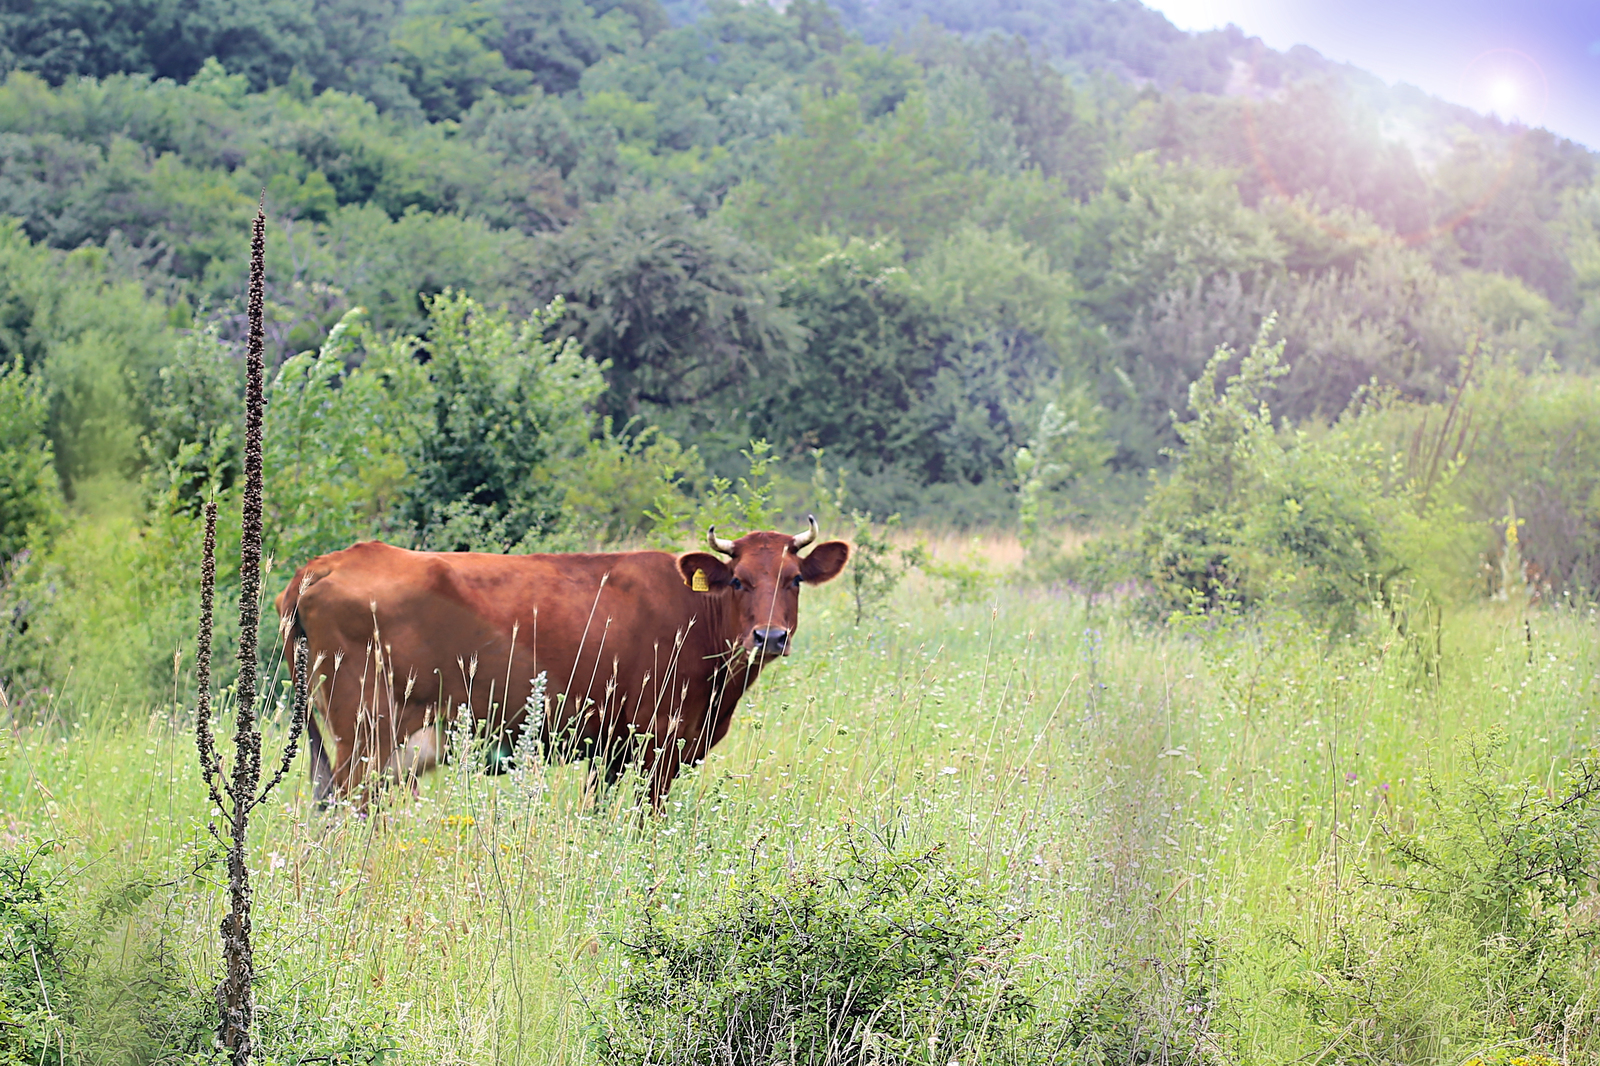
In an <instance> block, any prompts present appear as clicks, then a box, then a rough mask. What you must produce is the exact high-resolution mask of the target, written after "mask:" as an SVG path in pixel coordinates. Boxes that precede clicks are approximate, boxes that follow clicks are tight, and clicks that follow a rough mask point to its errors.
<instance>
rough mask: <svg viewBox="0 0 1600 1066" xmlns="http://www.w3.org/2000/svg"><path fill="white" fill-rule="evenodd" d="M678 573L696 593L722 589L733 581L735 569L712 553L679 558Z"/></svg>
mask: <svg viewBox="0 0 1600 1066" xmlns="http://www.w3.org/2000/svg"><path fill="white" fill-rule="evenodd" d="M678 573H680V574H682V575H683V583H684V584H685V585H688V586H689V587H690V588H692V589H694V590H695V591H696V592H710V591H712V590H713V589H720V588H723V587H724V586H726V585H727V583H728V582H729V581H731V580H733V567H731V566H729V565H728V564H727V563H725V562H723V561H722V560H721V559H718V558H717V557H716V556H715V555H712V554H711V553H710V552H690V553H689V554H688V555H680V556H678Z"/></svg>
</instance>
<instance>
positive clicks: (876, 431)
mask: <svg viewBox="0 0 1600 1066" xmlns="http://www.w3.org/2000/svg"><path fill="white" fill-rule="evenodd" d="M1069 293H1070V286H1069V284H1068V283H1067V281H1066V280H1065V279H1064V278H1062V277H1061V276H1060V275H1058V274H1055V273H1053V272H1052V271H1051V270H1050V269H1049V266H1048V264H1047V263H1046V262H1045V261H1044V258H1043V256H1041V255H1039V254H1038V253H1037V252H1036V251H1035V250H1034V249H1032V248H1030V247H1029V246H1028V245H1027V244H1025V243H1023V242H1022V241H1019V240H1017V239H1016V238H1014V237H1012V236H1011V235H1009V234H1007V233H1005V232H987V231H983V230H979V229H977V228H975V227H963V228H962V229H961V230H959V231H957V232H956V233H955V234H952V235H951V236H950V237H949V238H948V239H947V240H946V241H943V242H941V243H940V245H939V246H938V247H937V248H936V249H934V250H933V251H931V252H930V253H929V254H928V255H927V256H925V257H924V258H923V259H922V260H920V261H919V262H918V263H917V264H915V265H914V266H913V267H910V268H908V267H907V266H905V265H904V260H903V256H902V251H901V249H900V247H899V246H898V245H897V244H895V243H894V242H870V243H869V242H866V241H862V240H859V239H851V240H850V241H847V242H836V241H818V242H816V244H815V246H814V248H813V249H812V251H811V253H810V254H809V255H808V256H807V257H806V259H805V260H803V261H802V262H801V263H799V264H797V265H796V266H794V267H791V268H790V269H789V270H788V271H787V272H786V274H785V278H784V287H783V300H784V303H785V304H786V305H787V306H788V307H790V308H791V309H793V311H794V313H795V315H796V317H797V318H798V319H799V321H800V323H801V325H802V326H803V327H805V328H806V329H807V330H808V332H809V341H808V343H807V344H806V346H805V348H804V350H803V352H802V353H801V354H800V355H799V356H798V357H797V358H796V360H795V365H794V370H793V372H792V374H791V375H789V376H788V378H787V379H786V380H785V379H779V380H777V381H775V382H770V383H769V384H768V386H767V388H766V389H765V390H763V391H764V392H765V395H764V396H763V397H762V398H761V401H760V403H759V405H758V406H757V407H756V408H755V410H754V412H753V420H754V421H755V422H756V424H757V425H758V426H760V427H761V428H762V429H763V430H764V431H766V432H768V433H770V434H771V435H772V437H773V439H775V440H778V441H782V442H784V443H785V444H787V445H789V447H791V448H793V449H795V450H799V449H801V448H814V447H819V446H820V447H822V448H824V449H826V451H827V452H828V454H829V455H830V456H837V457H838V458H839V459H841V460H842V461H844V462H846V463H847V464H848V465H849V466H850V467H852V468H853V470H854V472H853V474H852V481H851V485H852V493H853V494H854V495H855V496H856V498H858V499H859V500H861V501H862V502H863V503H864V504H866V505H868V506H870V507H872V508H874V509H878V510H881V511H882V510H893V509H895V508H896V507H897V506H899V505H900V504H906V505H908V506H916V505H917V504H918V503H920V502H921V501H919V500H918V499H916V498H915V496H914V494H913V493H911V492H907V490H906V487H907V486H914V485H931V484H947V485H956V486H972V485H982V484H989V485H993V486H995V487H999V486H1000V484H1001V483H1002V482H1003V480H1004V478H1005V473H1004V472H1005V470H1006V468H1007V466H1009V460H1010V458H1011V456H1012V454H1014V451H1015V449H1016V447H1017V445H1019V444H1021V443H1022V442H1023V441H1024V440H1025V439H1026V435H1027V432H1028V430H1027V429H1026V428H1024V427H1025V425H1026V420H1027V419H1028V410H1027V409H1028V407H1029V406H1030V405H1031V404H1032V403H1033V402H1034V401H1035V400H1036V399H1037V398H1038V397H1039V396H1040V394H1041V392H1043V391H1044V390H1045V389H1046V388H1047V387H1048V386H1049V385H1050V384H1051V383H1052V382H1053V381H1054V380H1056V378H1057V375H1058V374H1059V373H1060V368H1061V365H1062V363H1063V362H1064V360H1065V350H1066V349H1067V348H1068V347H1069V346H1070V338H1071V336H1072V326H1073V323H1072V320H1071V318H1070V317H1069V312H1068V310H1067V307H1066V297H1067V295H1068V294H1069ZM908 496H910V497H912V498H910V499H907V498H906V497H908ZM919 509H920V508H919Z"/></svg>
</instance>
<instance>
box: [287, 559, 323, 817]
mask: <svg viewBox="0 0 1600 1066" xmlns="http://www.w3.org/2000/svg"><path fill="white" fill-rule="evenodd" d="M309 584H310V581H308V580H307V577H306V574H305V571H304V570H300V571H297V572H296V573H295V575H294V579H293V580H292V581H291V582H290V583H289V587H288V588H286V589H284V590H283V596H282V597H281V599H280V600H279V603H278V610H279V614H280V616H281V617H282V618H283V620H284V633H283V638H284V639H283V644H284V650H285V651H286V652H287V653H288V658H289V677H290V679H291V684H292V685H293V686H294V689H295V692H294V695H295V699H296V700H301V699H303V700H305V708H306V757H307V759H308V760H309V761H310V763H311V798H312V799H314V800H316V802H317V803H318V804H319V805H320V804H326V803H327V801H328V797H329V796H330V795H332V794H333V764H332V763H331V762H329V761H328V749H327V747H326V746H325V745H324V744H323V743H322V729H321V727H320V726H318V725H317V708H316V704H315V702H314V701H313V700H312V698H311V693H310V692H301V691H300V686H301V684H302V682H301V679H300V676H299V672H298V671H296V670H295V667H294V662H295V645H296V644H298V643H299V642H300V641H302V640H304V639H306V627H305V624H304V623H303V622H302V621H301V619H300V593H301V592H302V591H304V590H305V588H306V586H307V585H309ZM306 668H307V670H310V669H311V664H310V663H309V662H308V663H307V664H306ZM304 683H305V684H308V685H309V684H310V683H311V679H310V678H309V677H307V678H306V679H305V681H304Z"/></svg>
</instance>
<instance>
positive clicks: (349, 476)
mask: <svg viewBox="0 0 1600 1066" xmlns="http://www.w3.org/2000/svg"><path fill="white" fill-rule="evenodd" d="M448 313H449V312H446V314H448ZM464 313H466V312H460V311H458V312H457V314H458V315H459V314H464ZM416 344H417V342H416V341H415V339H413V338H410V337H399V338H393V339H388V340H385V339H382V338H379V337H375V336H373V331H372V328H371V326H370V325H369V324H368V322H367V321H366V320H365V315H364V314H363V313H362V312H361V311H360V309H357V310H354V311H351V312H349V313H348V314H346V315H345V316H344V317H343V318H342V319H341V320H340V322H339V324H338V325H337V326H335V327H334V328H333V330H332V331H330V332H329V334H328V339H327V340H326V341H325V342H324V343H323V345H322V347H321V348H320V349H319V350H318V351H316V352H302V353H300V354H299V355H296V356H293V357H291V358H290V359H289V360H287V361H286V362H285V363H284V364H283V366H281V367H280V368H279V369H278V374H277V377H276V378H275V379H274V380H273V382H272V387H271V389H270V390H269V392H268V396H267V401H268V402H267V423H266V452H265V455H264V462H265V469H266V471H267V477H269V478H271V479H273V480H272V484H273V485H274V486H276V488H275V489H274V491H273V493H272V494H271V495H270V496H269V497H268V498H267V504H266V506H267V512H266V527H267V547H268V550H270V551H271V552H272V553H273V554H274V555H275V556H276V557H277V558H280V559H284V560H288V561H291V562H294V563H298V562H300V561H303V560H305V559H309V558H312V557H313V556H315V555H318V554H320V553H322V552H327V551H334V550H336V549H338V548H343V547H347V546H348V545H350V544H351V543H353V542H355V541H357V540H364V539H369V538H372V537H382V538H384V539H389V540H401V541H404V540H406V539H408V535H409V532H410V531H409V530H407V529H406V528H405V527H404V525H403V524H402V521H401V519H400V518H399V517H398V515H397V514H396V511H397V510H398V504H399V502H400V500H401V498H402V496H403V494H404V492H405V490H406V487H407V485H408V484H409V483H410V481H411V477H412V468H413V466H414V465H415V464H416V463H417V456H418V452H419V449H420V448H421V444H422V437H423V433H424V431H425V429H426V422H427V417H428V406H429V403H430V401H431V400H432V399H433V395H432V393H431V386H430V383H429V381H428V374H427V370H426V369H425V368H424V367H422V366H421V365H420V364H418V362H417V361H416V359H415V358H414V355H413V353H414V352H415V351H416ZM358 360H359V365H357V366H355V367H354V368H349V369H347V368H348V367H349V365H350V363H352V362H356V361H358ZM440 502H448V501H440Z"/></svg>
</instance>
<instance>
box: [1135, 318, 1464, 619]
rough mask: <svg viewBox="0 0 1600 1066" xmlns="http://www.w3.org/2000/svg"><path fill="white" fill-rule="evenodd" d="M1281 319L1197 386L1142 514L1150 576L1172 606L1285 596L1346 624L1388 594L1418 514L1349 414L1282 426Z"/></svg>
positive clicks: (1223, 351)
mask: <svg viewBox="0 0 1600 1066" xmlns="http://www.w3.org/2000/svg"><path fill="white" fill-rule="evenodd" d="M1272 330H1273V320H1272V319H1271V318H1270V317H1269V318H1268V319H1267V321H1266V322H1264V323H1263V324H1262V327H1261V331H1260V334H1259V336H1258V337H1257V340H1256V343H1255V344H1254V345H1252V346H1251V348H1250V351H1249V352H1248V353H1246V354H1245V355H1244V356H1243V357H1242V359H1240V362H1239V367H1238V370H1237V371H1236V372H1235V373H1234V374H1232V375H1231V376H1229V377H1228V378H1226V380H1225V382H1224V383H1223V388H1222V391H1221V393H1220V394H1219V393H1218V391H1217V387H1218V383H1219V378H1220V377H1221V375H1222V372H1223V370H1224V369H1225V368H1226V366H1227V365H1228V364H1229V363H1230V362H1231V361H1232V360H1233V359H1235V358H1237V356H1236V354H1235V353H1234V352H1232V351H1231V350H1229V349H1227V348H1219V349H1218V350H1217V352H1216V354H1215V355H1214V356H1213V357H1212V359H1211V361H1210V362H1209V363H1208V364H1207V366H1206V370H1205V373H1203V374H1202V375H1201V376H1200V379H1199V380H1198V381H1196V382H1195V383H1194V385H1192V386H1191V387H1190V390H1189V409H1190V411H1191V412H1192V413H1193V415H1194V417H1193V418H1192V419H1191V420H1189V421H1187V422H1180V423H1178V424H1177V426H1176V429H1177V433H1178V436H1179V438H1180V439H1181V440H1182V442H1183V445H1184V447H1183V450H1182V452H1181V453H1180V454H1179V456H1178V464H1177V468H1176V470H1175V471H1174V473H1173V476H1172V479H1171V480H1170V481H1168V482H1167V483H1166V484H1164V485H1161V486H1159V487H1158V488H1156V489H1155V490H1154V491H1153V492H1152V493H1151V494H1150V500H1149V503H1148V505H1147V507H1146V510H1145V514H1144V518H1143V525H1142V529H1141V533H1140V541H1141V548H1142V551H1143V553H1144V555H1145V557H1146V560H1147V562H1146V566H1147V568H1148V569H1147V576H1148V580H1149V582H1150V584H1151V586H1152V591H1153V598H1154V601H1155V603H1156V605H1157V608H1158V610H1159V611H1160V613H1161V614H1162V615H1164V616H1168V615H1172V614H1174V613H1180V612H1201V613H1209V612H1213V611H1217V610H1219V609H1250V608H1255V607H1259V606H1262V605H1264V604H1266V603H1268V602H1271V601H1277V602H1283V603H1286V604H1288V605H1290V606H1293V607H1296V608H1298V609H1300V610H1302V611H1304V612H1305V613H1306V614H1307V615H1309V616H1311V617H1312V618H1314V619H1316V620H1318V621H1319V622H1322V623H1324V624H1326V625H1329V626H1331V627H1333V628H1334V629H1335V631H1340V632H1344V631H1348V630H1349V628H1350V627H1351V626H1352V625H1354V622H1355V618H1356V615H1357V613H1358V611H1359V609H1360V608H1361V607H1362V606H1363V605H1364V604H1366V603H1368V602H1372V601H1375V600H1376V601H1381V602H1385V603H1387V602H1389V601H1390V600H1391V599H1392V597H1393V595H1394V593H1395V591H1396V588H1395V581H1396V579H1397V578H1399V577H1400V576H1401V575H1403V574H1405V573H1406V572H1407V571H1408V569H1409V568H1410V563H1411V560H1409V559H1407V558H1405V557H1403V556H1401V555H1400V554H1399V548H1398V546H1400V545H1404V544H1408V543H1413V542H1414V538H1412V539H1411V540H1408V539H1407V538H1406V537H1405V536H1404V534H1405V532H1406V531H1408V530H1411V529H1413V528H1414V527H1415V526H1416V525H1417V524H1418V523H1419V521H1421V519H1420V518H1419V516H1418V514H1417V513H1416V510H1415V509H1414V507H1413V501H1412V500H1411V498H1410V486H1409V485H1408V484H1406V483H1404V482H1397V479H1395V478H1394V477H1393V476H1391V474H1392V472H1391V470H1390V463H1389V461H1388V457H1387V456H1386V454H1385V453H1384V451H1383V449H1382V448H1381V447H1380V446H1378V445H1377V444H1375V443H1371V442H1363V441H1362V440H1361V439H1360V438H1359V435H1357V434H1355V433H1352V432H1349V431H1348V430H1349V428H1350V427H1349V426H1348V425H1343V426H1338V427H1335V429H1334V431H1331V432H1325V433H1321V434H1319V435H1316V436H1313V435H1310V434H1309V433H1306V432H1297V433H1290V432H1288V431H1287V430H1285V431H1282V432H1280V431H1278V430H1277V429H1275V428H1274V426H1273V421H1272V412H1271V409H1270V408H1269V407H1268V406H1267V404H1266V402H1265V401H1264V400H1263V399H1262V393H1263V392H1264V391H1265V390H1266V389H1267V387H1268V386H1270V385H1271V383H1272V382H1273V381H1274V380H1275V379H1276V378H1279V377H1281V376H1282V375H1284V374H1285V373H1287V369H1286V368H1285V367H1283V366H1281V365H1280V364H1279V357H1280V355H1281V354H1282V351H1283V342H1282V341H1279V342H1278V343H1277V344H1275V345H1269V344H1268V343H1267V338H1268V337H1269V336H1270V335H1271V332H1272ZM1429 517H1430V518H1432V519H1435V520H1439V521H1443V520H1444V519H1446V518H1447V517H1448V516H1441V515H1438V514H1431V515H1429Z"/></svg>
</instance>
